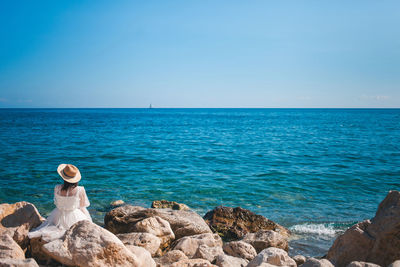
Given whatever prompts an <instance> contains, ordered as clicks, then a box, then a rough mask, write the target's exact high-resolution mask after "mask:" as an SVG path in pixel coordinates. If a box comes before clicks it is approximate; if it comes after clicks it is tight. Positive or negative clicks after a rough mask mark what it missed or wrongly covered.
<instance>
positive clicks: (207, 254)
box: [192, 245, 224, 262]
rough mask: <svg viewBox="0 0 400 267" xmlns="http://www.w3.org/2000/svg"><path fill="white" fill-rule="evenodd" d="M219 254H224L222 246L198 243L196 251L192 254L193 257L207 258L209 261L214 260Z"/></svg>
mask: <svg viewBox="0 0 400 267" xmlns="http://www.w3.org/2000/svg"><path fill="white" fill-rule="evenodd" d="M219 255H224V251H223V250H222V247H220V246H216V247H209V246H207V245H200V246H199V247H198V248H197V251H196V253H194V255H193V257H192V258H193V259H205V260H208V261H209V262H214V260H215V259H216V258H217V257H218V256H219Z"/></svg>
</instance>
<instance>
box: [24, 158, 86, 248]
mask: <svg viewBox="0 0 400 267" xmlns="http://www.w3.org/2000/svg"><path fill="white" fill-rule="evenodd" d="M57 172H58V174H59V175H60V176H61V178H63V180H64V184H62V185H56V187H55V188H54V204H55V205H56V208H55V209H54V210H53V211H52V212H51V213H50V216H49V217H48V218H47V220H46V221H44V222H43V223H42V224H41V225H40V226H39V227H37V228H36V229H33V230H32V232H29V234H28V236H29V238H34V237H42V238H43V239H45V240H48V241H49V240H52V239H56V238H60V237H61V236H62V235H63V234H64V233H65V231H66V230H68V229H69V228H70V227H71V226H72V225H73V224H74V223H76V222H78V221H81V220H89V221H92V218H91V217H90V214H89V212H88V210H87V209H86V207H88V206H89V205H90V203H89V199H88V198H87V196H86V192H85V188H84V187H83V186H78V182H79V181H80V180H81V173H80V172H79V170H78V168H77V167H75V166H74V165H71V164H60V165H59V166H58V168H57Z"/></svg>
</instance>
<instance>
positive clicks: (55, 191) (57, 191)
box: [54, 185, 61, 206]
mask: <svg viewBox="0 0 400 267" xmlns="http://www.w3.org/2000/svg"><path fill="white" fill-rule="evenodd" d="M60 188H61V186H60V185H56V186H55V187H54V205H56V206H57V198H56V195H57V194H59V193H60Z"/></svg>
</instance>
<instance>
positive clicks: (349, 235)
mask: <svg viewBox="0 0 400 267" xmlns="http://www.w3.org/2000/svg"><path fill="white" fill-rule="evenodd" d="M370 224H371V222H370V221H369V220H366V221H363V222H360V223H357V224H355V225H353V226H352V227H350V228H349V229H347V230H346V232H345V233H344V234H343V235H341V236H339V237H338V238H337V239H336V240H335V242H334V243H333V245H332V247H331V248H330V249H329V251H328V254H327V259H329V260H330V261H331V262H332V263H333V264H335V265H339V266H346V265H347V264H349V263H350V262H352V261H354V260H366V257H367V255H368V252H369V251H370V250H371V249H372V247H373V245H374V238H373V237H371V236H370V235H369V234H368V232H367V231H366V230H367V227H368V226H369V225H370ZM355 244H357V245H355Z"/></svg>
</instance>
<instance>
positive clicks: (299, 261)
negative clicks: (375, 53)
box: [292, 255, 307, 266]
mask: <svg viewBox="0 0 400 267" xmlns="http://www.w3.org/2000/svg"><path fill="white" fill-rule="evenodd" d="M292 259H293V260H294V261H295V262H296V264H297V266H300V265H302V264H303V263H305V262H306V260H307V259H306V257H304V256H303V255H296V256H294V257H293V258H292Z"/></svg>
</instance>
